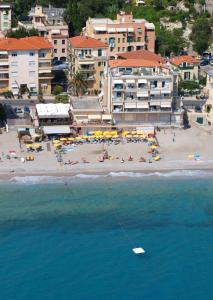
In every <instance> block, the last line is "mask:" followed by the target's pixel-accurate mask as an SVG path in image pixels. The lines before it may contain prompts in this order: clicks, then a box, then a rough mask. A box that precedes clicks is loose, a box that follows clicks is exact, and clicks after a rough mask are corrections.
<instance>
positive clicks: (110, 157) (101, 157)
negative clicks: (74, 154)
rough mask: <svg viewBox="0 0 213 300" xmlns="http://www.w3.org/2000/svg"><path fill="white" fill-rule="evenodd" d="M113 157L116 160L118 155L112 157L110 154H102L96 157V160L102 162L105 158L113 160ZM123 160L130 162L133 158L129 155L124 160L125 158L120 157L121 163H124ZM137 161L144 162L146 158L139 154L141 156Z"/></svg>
mask: <svg viewBox="0 0 213 300" xmlns="http://www.w3.org/2000/svg"><path fill="white" fill-rule="evenodd" d="M114 159H116V160H118V159H119V157H115V158H114V157H112V156H108V157H105V156H104V155H102V156H99V157H98V161H99V162H104V161H105V160H114ZM125 161H129V162H131V161H134V158H133V157H132V156H131V155H130V156H129V157H128V158H127V160H125V159H124V158H123V157H122V158H121V163H124V162H125ZM138 162H146V159H145V158H144V157H143V156H141V157H140V158H139V160H138Z"/></svg>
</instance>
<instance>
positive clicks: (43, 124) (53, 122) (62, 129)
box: [36, 103, 72, 135]
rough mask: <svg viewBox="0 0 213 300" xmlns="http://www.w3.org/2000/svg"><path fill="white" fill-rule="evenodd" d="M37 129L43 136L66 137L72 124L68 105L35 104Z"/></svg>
mask: <svg viewBox="0 0 213 300" xmlns="http://www.w3.org/2000/svg"><path fill="white" fill-rule="evenodd" d="M36 115H37V119H38V124H39V127H40V128H42V129H43V132H44V134H45V135H68V134H70V125H71V124H72V114H71V112H70V105H69V104H64V103H56V104H53V103H48V104H36Z"/></svg>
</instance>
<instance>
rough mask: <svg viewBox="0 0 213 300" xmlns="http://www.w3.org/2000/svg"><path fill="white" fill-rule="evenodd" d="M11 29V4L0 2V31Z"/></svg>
mask: <svg viewBox="0 0 213 300" xmlns="http://www.w3.org/2000/svg"><path fill="white" fill-rule="evenodd" d="M10 29H11V4H9V3H4V2H1V3H0V32H2V33H3V34H4V33H5V32H6V31H8V30H10Z"/></svg>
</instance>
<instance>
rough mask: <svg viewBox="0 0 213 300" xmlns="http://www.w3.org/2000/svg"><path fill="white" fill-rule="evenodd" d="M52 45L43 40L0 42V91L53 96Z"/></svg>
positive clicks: (31, 38) (11, 39)
mask: <svg viewBox="0 0 213 300" xmlns="http://www.w3.org/2000/svg"><path fill="white" fill-rule="evenodd" d="M51 53H52V45H51V44H50V43H49V42H48V41H47V40H45V39H44V38H41V37H28V38H22V39H15V38H4V39H1V40H0V91H1V90H2V91H4V90H10V91H12V93H13V94H14V95H18V94H19V93H20V91H21V90H22V91H23V90H24V91H27V90H28V91H29V92H30V93H31V95H35V94H38V93H39V90H41V91H42V92H43V93H44V94H50V93H51V79H52V67H51V58H52V55H51Z"/></svg>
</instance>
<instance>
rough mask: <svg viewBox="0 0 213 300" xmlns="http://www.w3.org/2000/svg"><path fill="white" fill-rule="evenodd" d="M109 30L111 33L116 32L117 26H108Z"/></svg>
mask: <svg viewBox="0 0 213 300" xmlns="http://www.w3.org/2000/svg"><path fill="white" fill-rule="evenodd" d="M107 31H108V32H109V33H114V32H116V28H108V29H107Z"/></svg>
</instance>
